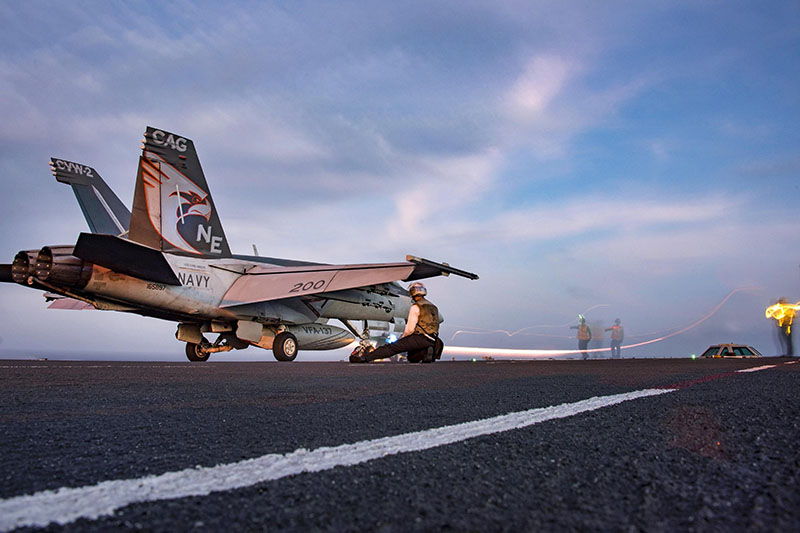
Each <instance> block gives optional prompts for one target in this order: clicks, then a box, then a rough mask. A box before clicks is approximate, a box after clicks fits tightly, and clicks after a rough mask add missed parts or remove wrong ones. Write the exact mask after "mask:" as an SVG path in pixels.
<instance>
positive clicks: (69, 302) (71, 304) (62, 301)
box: [47, 298, 95, 311]
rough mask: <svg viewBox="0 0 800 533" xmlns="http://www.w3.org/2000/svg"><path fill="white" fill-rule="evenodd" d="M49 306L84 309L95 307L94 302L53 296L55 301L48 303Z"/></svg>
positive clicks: (76, 309)
mask: <svg viewBox="0 0 800 533" xmlns="http://www.w3.org/2000/svg"><path fill="white" fill-rule="evenodd" d="M47 308H48V309H67V310H70V311H83V310H84V309H94V308H95V307H94V306H93V305H92V304H89V303H86V302H82V301H80V300H76V299H75V298H53V303H51V304H50V305H48V306H47Z"/></svg>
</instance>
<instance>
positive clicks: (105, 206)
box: [0, 127, 478, 361]
mask: <svg viewBox="0 0 800 533" xmlns="http://www.w3.org/2000/svg"><path fill="white" fill-rule="evenodd" d="M51 167H52V170H53V173H54V174H55V176H56V179H58V180H59V181H62V182H64V183H67V184H70V185H71V186H72V188H73V190H74V191H75V195H76V197H77V199H78V202H79V204H80V206H81V209H82V211H83V213H84V216H85V218H86V220H87V222H88V223H89V226H90V229H91V230H92V232H91V233H81V234H80V235H79V237H78V240H77V242H76V243H75V245H67V246H62V245H58V246H53V245H50V246H44V247H42V248H40V249H34V250H23V251H20V252H19V253H17V255H16V256H15V257H14V261H13V263H12V264H10V265H8V264H6V265H0V281H4V282H14V283H18V284H20V285H25V286H27V287H31V288H33V289H37V290H42V291H45V298H46V299H47V300H48V301H51V302H52V303H51V305H50V307H51V308H57V309H81V308H86V309H100V310H110V311H121V312H127V313H136V314H140V315H143V316H149V317H154V318H158V319H162V320H169V321H173V322H177V323H178V327H177V332H176V334H175V336H176V338H177V339H178V340H179V341H182V342H185V343H186V356H187V358H188V359H189V360H190V361H206V360H208V358H209V356H210V355H211V354H212V353H218V352H227V351H230V350H234V349H236V350H240V349H244V348H247V347H249V346H257V347H259V348H264V349H271V350H272V352H273V354H274V356H275V358H276V359H277V360H278V361H293V360H295V358H296V357H297V354H298V352H299V350H332V349H336V348H341V347H344V346H347V345H348V344H350V343H351V342H353V341H355V340H356V339H359V342H360V343H361V344H367V343H369V327H368V324H379V323H384V324H387V329H391V326H393V327H394V329H395V330H396V331H402V330H403V328H404V327H405V324H404V321H405V318H406V316H407V315H408V310H409V307H410V305H411V299H410V297H409V296H408V292H407V291H406V290H405V289H404V288H403V287H402V286H401V285H400V284H399V283H398V281H406V282H409V281H414V280H419V279H424V278H430V277H434V276H439V275H443V276H448V275H450V274H455V275H458V276H462V277H465V278H468V279H473V280H474V279H478V276H477V275H476V274H473V273H471V272H467V271H464V270H460V269H457V268H453V267H451V266H449V265H448V264H447V263H437V262H434V261H429V260H427V259H422V258H419V257H414V256H411V255H408V256H406V260H405V261H402V262H397V263H375V264H347V265H331V264H325V263H311V262H305V261H295V260H291V259H279V258H271V257H259V256H248V255H235V254H232V253H231V250H230V247H229V245H228V239H227V237H226V236H225V232H224V231H223V229H222V224H221V222H220V219H219V215H218V213H217V209H216V207H215V205H214V201H213V199H212V198H211V194H210V192H209V187H208V184H207V182H206V178H205V176H204V174H203V170H202V167H201V166H200V160H199V159H198V157H197V152H196V151H195V147H194V143H193V142H192V141H191V140H190V139H188V138H186V137H182V136H180V135H177V134H174V133H169V132H167V131H164V130H159V129H156V128H152V127H148V128H147V130H146V132H145V134H144V140H143V144H142V154H141V157H140V158H139V166H138V172H137V176H136V187H135V190H134V200H133V209H132V210H131V212H130V213H129V212H128V211H127V209H125V207H124V205H123V204H122V203H121V202H120V201H119V199H118V198H117V196H116V195H115V194H114V193H113V191H111V189H110V188H109V187H108V186H107V185H106V183H105V182H104V181H103V180H102V178H101V177H100V175H99V174H98V173H97V171H96V170H95V169H93V168H92V167H89V166H86V165H81V164H78V163H74V162H71V161H66V160H63V159H51ZM330 319H335V320H338V321H340V322H341V323H342V325H343V326H344V328H341V327H338V326H334V325H331V324H329V323H328V322H329V320H330ZM353 321H363V327H362V329H361V331H359V330H358V329H357V328H356V327H355V326H354V325H353ZM389 325H391V326H389ZM206 334H217V337H216V339H215V340H214V341H213V342H211V341H209V340H208V339H207V338H206V336H205V335H206Z"/></svg>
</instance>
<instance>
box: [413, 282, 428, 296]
mask: <svg viewBox="0 0 800 533" xmlns="http://www.w3.org/2000/svg"><path fill="white" fill-rule="evenodd" d="M408 294H410V295H411V297H412V298H415V297H417V296H425V295H426V294H428V289H426V288H425V285H423V284H422V283H420V282H419V281H416V282H414V283H412V284H411V285H409V286H408Z"/></svg>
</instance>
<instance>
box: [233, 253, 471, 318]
mask: <svg viewBox="0 0 800 533" xmlns="http://www.w3.org/2000/svg"><path fill="white" fill-rule="evenodd" d="M407 259H408V261H406V262H402V263H373V264H361V265H314V266H301V267H266V266H257V267H254V268H251V269H250V270H248V271H247V273H245V274H243V275H242V276H241V277H240V278H238V279H237V280H236V281H235V282H234V283H233V285H231V287H230V288H229V289H228V292H226V293H225V296H224V297H223V299H222V304H221V306H222V307H232V306H236V305H242V304H248V303H256V302H265V301H270V300H279V299H282V298H292V297H294V296H309V295H312V294H321V293H326V292H333V291H341V290H345V289H355V288H358V287H368V286H370V285H379V284H381V283H389V282H392V281H412V280H417V279H423V278H429V277H433V276H439V275H449V274H457V275H460V276H464V277H468V278H470V279H477V278H478V276H477V275H475V274H472V273H470V272H466V271H464V270H459V269H456V268H452V267H450V266H449V265H446V264H444V263H435V262H433V261H428V260H426V259H421V258H418V257H413V256H408V257H407Z"/></svg>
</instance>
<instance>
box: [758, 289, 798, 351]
mask: <svg viewBox="0 0 800 533" xmlns="http://www.w3.org/2000/svg"><path fill="white" fill-rule="evenodd" d="M798 309H800V302H797V303H796V304H794V305H792V304H790V303H787V301H786V298H780V299H779V300H778V303H776V304H774V305H771V306H769V307H767V312H766V315H767V318H774V319H775V323H776V325H777V326H778V338H779V339H780V344H781V350H782V351H783V354H781V355H787V356H789V357H794V343H792V322H793V321H794V317H795V315H796V314H797V311H798Z"/></svg>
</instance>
